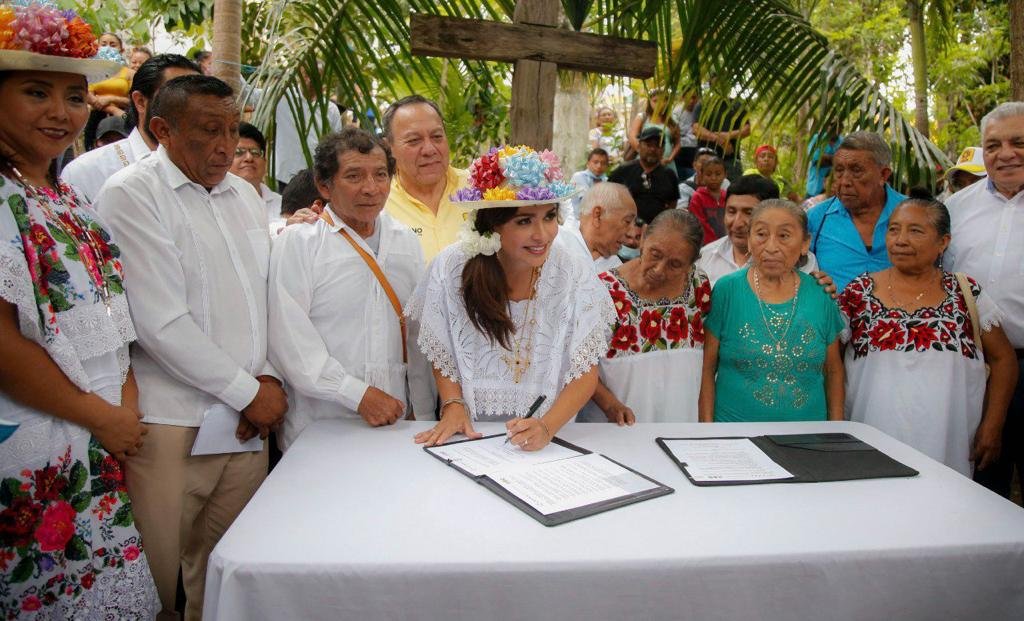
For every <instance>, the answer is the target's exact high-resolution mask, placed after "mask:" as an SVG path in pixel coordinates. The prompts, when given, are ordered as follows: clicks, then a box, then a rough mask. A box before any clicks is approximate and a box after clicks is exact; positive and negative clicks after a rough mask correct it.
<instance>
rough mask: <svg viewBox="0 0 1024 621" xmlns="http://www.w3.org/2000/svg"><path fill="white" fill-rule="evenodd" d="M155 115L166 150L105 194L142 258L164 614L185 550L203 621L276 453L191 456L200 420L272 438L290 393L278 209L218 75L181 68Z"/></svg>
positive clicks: (134, 475) (146, 493) (147, 475)
mask: <svg viewBox="0 0 1024 621" xmlns="http://www.w3.org/2000/svg"><path fill="white" fill-rule="evenodd" d="M148 120H149V129H150V130H151V131H152V133H153V135H154V136H155V137H156V138H157V140H158V141H159V142H160V147H159V148H158V149H157V150H156V152H155V153H154V154H153V155H151V156H150V157H147V158H144V159H143V160H141V161H139V162H138V163H136V164H133V165H132V166H130V167H128V168H127V169H125V170H123V171H121V172H119V173H117V174H115V175H114V176H113V177H112V178H111V179H110V181H108V182H107V183H106V184H105V185H104V187H103V190H102V191H101V192H100V194H99V196H98V197H97V201H96V205H97V207H98V209H99V211H100V213H101V214H102V215H103V217H104V219H105V220H106V222H107V223H108V224H109V225H110V229H111V230H112V232H113V234H114V236H115V237H116V239H117V240H118V244H119V245H120V247H121V252H122V253H123V255H124V260H125V262H126V263H129V264H131V266H132V270H131V273H130V274H128V273H126V274H125V288H126V290H127V291H128V302H129V306H130V309H131V314H132V320H133V321H134V323H135V330H136V332H137V333H138V343H137V346H136V347H133V348H132V368H133V369H134V371H135V377H136V378H137V380H138V383H139V393H140V406H141V408H140V409H141V411H142V413H143V415H144V418H143V422H145V423H147V426H148V428H149V435H148V438H147V441H146V443H145V445H144V447H143V449H142V450H140V451H139V454H138V455H137V456H135V457H133V458H131V459H130V460H128V461H127V462H126V464H125V467H126V481H127V484H128V493H129V495H130V496H131V498H132V503H133V506H134V510H135V516H136V523H137V525H138V528H139V531H140V532H141V533H142V536H143V538H144V539H145V541H146V554H147V555H148V557H149V563H150V567H151V569H152V572H153V577H154V578H155V580H156V583H157V590H158V591H159V594H160V599H161V603H162V605H163V614H164V615H169V614H173V611H174V603H175V593H176V585H177V576H178V568H179V561H180V567H181V570H182V576H183V579H184V584H185V595H186V598H187V600H188V601H187V606H186V610H185V619H186V620H193V619H196V620H198V619H199V618H200V616H201V612H202V605H203V587H204V584H205V574H206V563H207V558H208V556H209V554H210V552H211V551H212V549H213V547H214V546H215V545H216V543H217V541H218V540H219V539H220V537H221V535H222V534H223V533H224V531H226V530H227V528H228V527H229V526H230V525H231V522H232V521H233V520H234V519H235V517H236V516H237V515H238V513H239V512H240V511H241V510H242V508H243V507H244V506H245V504H246V503H247V502H248V500H249V498H251V496H252V494H253V493H255V491H256V489H257V488H258V487H259V485H260V483H261V482H262V481H263V479H264V477H265V476H266V471H267V452H266V450H265V448H264V450H262V451H257V452H227V453H221V454H214V455H199V456H192V455H191V454H190V453H191V450H192V448H193V443H194V442H195V439H196V434H197V431H198V430H197V428H198V427H199V426H200V425H201V424H202V423H203V422H204V420H205V419H208V418H210V419H211V420H212V418H211V417H214V416H217V417H221V418H224V417H237V418H238V423H237V425H238V430H237V432H236V435H237V436H238V439H239V440H243V439H249V438H251V437H253V436H254V435H255V433H257V431H258V432H259V433H260V435H261V436H264V437H265V435H266V433H267V432H268V430H269V428H270V427H272V426H275V425H277V424H279V423H280V421H281V420H282V418H283V416H284V413H285V411H286V410H287V409H288V404H287V399H286V396H285V393H284V390H283V389H282V388H281V386H280V383H279V381H278V380H277V379H276V378H275V377H274V371H273V368H272V366H271V365H270V364H269V363H268V362H267V345H266V343H267V271H268V269H269V265H270V236H269V235H268V233H267V218H266V213H265V211H264V210H263V204H262V202H261V201H260V199H259V196H257V194H256V190H254V189H253V187H252V186H251V185H249V184H248V183H246V182H245V181H243V180H242V179H240V178H238V177H236V176H234V175H232V174H230V173H229V172H228V168H229V167H230V165H231V160H232V157H233V155H234V150H235V145H236V144H237V142H238V124H239V112H238V108H237V106H236V105H235V102H234V93H233V91H232V90H231V87H229V86H228V85H227V84H225V83H223V82H221V81H220V80H218V79H217V78H214V77H212V76H204V75H188V76H184V77H180V78H176V79H174V80H170V81H168V82H167V83H166V84H165V85H164V86H163V88H162V89H161V90H160V92H159V93H158V94H157V96H156V98H155V99H154V100H153V102H152V103H151V105H150V109H149V119H148ZM238 412H240V413H241V415H242V416H240V417H239V416H238V414H237V413H238ZM235 442H236V440H235V439H234V438H231V437H228V438H226V439H223V443H224V444H233V443H235ZM233 448H234V449H236V450H240V449H241V447H240V446H239V445H238V444H234V446H233ZM226 450H227V449H226Z"/></svg>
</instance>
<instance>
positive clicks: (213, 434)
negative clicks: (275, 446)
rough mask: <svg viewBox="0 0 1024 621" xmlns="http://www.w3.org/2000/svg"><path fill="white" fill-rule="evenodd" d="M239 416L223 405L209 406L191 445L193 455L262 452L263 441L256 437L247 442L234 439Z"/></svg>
mask: <svg viewBox="0 0 1024 621" xmlns="http://www.w3.org/2000/svg"><path fill="white" fill-rule="evenodd" d="M239 416H241V414H239V413H238V412H236V411H235V410H232V409H231V408H229V407H228V406H226V405H224V404H223V403H217V404H215V405H212V406H210V407H209V408H208V409H207V410H206V412H204V413H203V423H202V425H200V426H199V432H198V433H196V441H195V442H194V443H193V444H192V454H193V455H220V454H223V453H245V452H247V451H262V450H263V440H261V439H260V437H259V436H256V437H254V438H252V439H251V440H249V441H248V442H241V441H239V440H238V438H236V437H235V432H236V431H237V430H238V420H239V419H238V417H239Z"/></svg>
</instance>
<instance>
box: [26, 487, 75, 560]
mask: <svg viewBox="0 0 1024 621" xmlns="http://www.w3.org/2000/svg"><path fill="white" fill-rule="evenodd" d="M74 534H75V510H74V508H73V507H72V506H71V505H69V504H68V503H67V502H64V501H63V500H62V501H60V502H56V503H54V504H52V505H50V506H49V507H47V508H46V510H44V511H43V523H42V524H41V525H40V526H39V528H38V529H37V530H36V541H37V542H39V549H40V550H41V551H43V552H54V551H56V550H63V549H64V546H66V545H67V544H68V541H69V540H70V539H71V536H72V535H74Z"/></svg>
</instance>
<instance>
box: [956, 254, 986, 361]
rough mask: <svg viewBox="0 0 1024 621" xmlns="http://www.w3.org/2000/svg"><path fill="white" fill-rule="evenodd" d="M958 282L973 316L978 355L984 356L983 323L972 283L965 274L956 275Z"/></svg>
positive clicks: (958, 273) (975, 344) (972, 324)
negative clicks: (972, 289) (982, 341)
mask: <svg viewBox="0 0 1024 621" xmlns="http://www.w3.org/2000/svg"><path fill="white" fill-rule="evenodd" d="M955 276H956V282H957V284H959V285H960V292H961V293H963V295H964V301H965V302H967V314H968V315H970V316H971V327H973V328H974V346H975V347H977V348H978V354H979V355H982V354H984V352H985V350H984V349H983V348H982V345H981V322H980V318H979V317H978V304H977V302H975V301H974V293H973V292H972V291H971V282H970V281H969V280H967V275H966V274H964V273H963V272H957V273H956V274H955Z"/></svg>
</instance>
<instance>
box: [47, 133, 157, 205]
mask: <svg viewBox="0 0 1024 621" xmlns="http://www.w3.org/2000/svg"><path fill="white" fill-rule="evenodd" d="M150 153H152V151H150V150H149V145H148V144H146V141H145V140H143V139H142V134H140V133H139V128H138V127H136V128H135V129H133V130H132V133H130V134H128V137H127V138H125V139H124V140H119V141H117V142H114V143H111V144H108V145H105V146H102V147H99V148H96V149H93V150H92V151H87V152H85V153H83V154H81V155H79V156H78V157H76V158H75V159H73V160H71V162H70V163H69V164H68V165H67V166H65V167H64V170H62V171H61V173H60V177H61V179H63V180H64V181H65V182H67V183H69V184H71V185H73V186H75V189H76V190H78V191H79V192H81V193H82V194H85V196H87V197H88V198H89V200H90V201H92V202H93V203H94V204H95V202H96V197H97V196H98V195H99V193H100V188H102V187H103V183H104V182H106V180H107V179H109V178H110V177H112V176H113V175H114V173H116V172H117V171H119V170H121V169H124V168H127V167H129V166H131V165H132V164H134V163H135V162H137V161H139V160H141V159H142V158H144V157H146V156H147V155H149V154H150Z"/></svg>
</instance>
